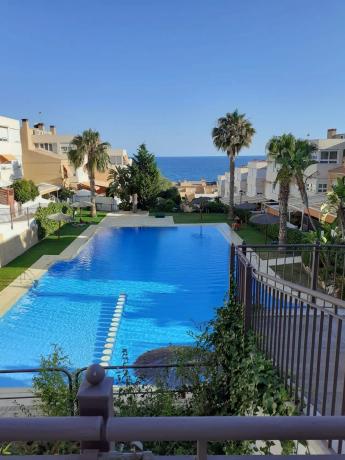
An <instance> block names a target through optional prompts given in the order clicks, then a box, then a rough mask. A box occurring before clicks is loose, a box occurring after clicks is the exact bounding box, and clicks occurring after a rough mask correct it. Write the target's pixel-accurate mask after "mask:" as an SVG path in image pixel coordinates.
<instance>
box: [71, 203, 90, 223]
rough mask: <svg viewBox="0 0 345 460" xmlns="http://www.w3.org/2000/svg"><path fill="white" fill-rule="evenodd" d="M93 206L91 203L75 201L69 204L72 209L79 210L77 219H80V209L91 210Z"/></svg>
mask: <svg viewBox="0 0 345 460" xmlns="http://www.w3.org/2000/svg"><path fill="white" fill-rule="evenodd" d="M92 206H93V205H92V203H91V201H75V202H74V203H72V204H71V207H72V208H74V209H79V219H81V208H91V207H92Z"/></svg>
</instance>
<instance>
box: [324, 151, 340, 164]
mask: <svg viewBox="0 0 345 460" xmlns="http://www.w3.org/2000/svg"><path fill="white" fill-rule="evenodd" d="M337 162H338V152H337V151H336V150H332V151H330V152H326V151H322V152H321V156H320V163H337Z"/></svg>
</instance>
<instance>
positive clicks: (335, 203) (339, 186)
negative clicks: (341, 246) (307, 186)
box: [321, 177, 345, 240]
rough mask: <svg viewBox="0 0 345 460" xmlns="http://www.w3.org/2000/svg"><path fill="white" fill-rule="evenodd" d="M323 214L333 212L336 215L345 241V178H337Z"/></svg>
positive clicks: (322, 209) (328, 195) (322, 208)
mask: <svg viewBox="0 0 345 460" xmlns="http://www.w3.org/2000/svg"><path fill="white" fill-rule="evenodd" d="M321 212H322V213H323V214H327V213H329V212H332V213H334V214H335V215H336V222H337V224H338V225H339V227H340V231H341V236H342V239H343V240H344V239H345V177H341V178H339V177H338V178H337V182H336V183H335V184H334V185H333V186H332V190H331V191H330V192H328V193H327V201H326V203H324V204H323V205H322V206H321Z"/></svg>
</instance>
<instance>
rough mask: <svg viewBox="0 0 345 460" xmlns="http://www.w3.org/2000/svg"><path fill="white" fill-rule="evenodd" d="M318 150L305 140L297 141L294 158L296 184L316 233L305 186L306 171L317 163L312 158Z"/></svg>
mask: <svg viewBox="0 0 345 460" xmlns="http://www.w3.org/2000/svg"><path fill="white" fill-rule="evenodd" d="M316 149H317V147H316V145H315V144H313V143H311V142H308V141H306V140H303V139H297V140H296V142H295V151H294V154H293V158H292V160H293V169H294V171H295V179H296V184H297V187H298V190H299V193H300V195H301V199H302V203H303V205H304V208H305V209H306V210H307V214H308V219H309V222H310V225H311V226H312V228H313V230H314V231H316V227H315V224H314V221H313V219H312V218H311V216H310V211H309V199H308V193H307V189H306V185H305V183H306V180H307V179H308V178H307V177H306V176H305V171H306V169H307V168H308V167H309V166H311V165H313V164H315V163H317V162H316V161H315V160H313V158H312V153H313V152H315V150H316Z"/></svg>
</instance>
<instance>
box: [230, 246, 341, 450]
mask: <svg viewBox="0 0 345 460" xmlns="http://www.w3.org/2000/svg"><path fill="white" fill-rule="evenodd" d="M310 249H312V251H311V255H312V259H313V260H312V262H313V264H314V265H315V264H317V263H318V258H317V257H318V254H317V252H316V251H315V247H312V248H308V250H310ZM327 250H329V251H330V250H331V248H328V249H327ZM284 251H285V252H287V253H294V251H295V248H291V249H290V251H288V248H286V247H284ZM278 252H279V248H278ZM259 259H260V255H258V254H254V251H253V250H250V251H248V248H247V247H245V246H244V247H243V246H240V247H237V248H236V251H235V258H234V260H233V261H232V263H231V265H232V269H233V272H232V275H233V279H234V282H235V283H236V296H237V300H238V301H239V302H241V303H242V304H243V305H244V317H245V319H244V321H245V328H246V330H247V331H252V332H253V333H254V336H255V340H256V343H257V345H258V347H259V349H261V350H262V351H263V352H264V353H265V354H266V355H267V357H268V358H270V359H271V360H272V363H273V365H274V366H276V368H277V369H278V371H279V374H280V376H281V378H282V379H283V381H284V383H285V385H286V388H287V390H288V391H289V393H290V396H291V397H292V398H293V400H294V401H295V403H296V405H297V407H298V408H299V409H300V411H301V413H304V414H306V415H331V416H334V415H345V302H344V301H343V300H342V299H339V298H337V297H335V296H331V295H328V294H325V293H324V292H321V291H320V290H315V289H310V288H309V287H308V286H305V285H302V284H297V283H292V282H290V281H287V280H285V279H282V278H280V277H278V276H276V275H275V274H271V273H270V272H269V270H267V269H266V270H265V268H266V266H265V265H263V263H262V262H260V260H259ZM268 272H269V273H268ZM314 276H316V275H314ZM337 449H338V451H339V453H340V452H341V450H342V443H341V442H339V445H338V447H337Z"/></svg>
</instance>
